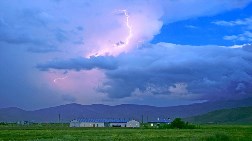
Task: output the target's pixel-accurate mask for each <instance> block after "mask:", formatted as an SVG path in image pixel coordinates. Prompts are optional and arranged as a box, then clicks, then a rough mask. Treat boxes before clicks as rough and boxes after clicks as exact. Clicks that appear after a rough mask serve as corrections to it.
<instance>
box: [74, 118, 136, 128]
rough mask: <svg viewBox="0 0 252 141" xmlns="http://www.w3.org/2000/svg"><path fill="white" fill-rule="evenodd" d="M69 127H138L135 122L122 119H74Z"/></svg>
mask: <svg viewBox="0 0 252 141" xmlns="http://www.w3.org/2000/svg"><path fill="white" fill-rule="evenodd" d="M70 127H131V128H135V127H140V123H139V122H138V121H136V120H123V119H75V120H72V121H71V122H70Z"/></svg>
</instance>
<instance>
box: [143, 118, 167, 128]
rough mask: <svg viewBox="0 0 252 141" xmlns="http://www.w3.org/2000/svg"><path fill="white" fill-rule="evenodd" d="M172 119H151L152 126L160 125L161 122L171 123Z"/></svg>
mask: <svg viewBox="0 0 252 141" xmlns="http://www.w3.org/2000/svg"><path fill="white" fill-rule="evenodd" d="M170 122H171V121H170V119H169V118H168V119H163V118H157V119H156V120H152V121H149V122H148V123H149V124H150V126H159V125H160V124H170Z"/></svg>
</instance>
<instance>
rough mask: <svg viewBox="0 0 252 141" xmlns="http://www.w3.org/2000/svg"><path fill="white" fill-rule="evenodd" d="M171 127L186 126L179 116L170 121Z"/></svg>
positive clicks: (180, 127)
mask: <svg viewBox="0 0 252 141" xmlns="http://www.w3.org/2000/svg"><path fill="white" fill-rule="evenodd" d="M171 127H172V128H179V129H182V128H185V127H186V123H185V122H184V121H182V119H181V118H175V119H174V120H173V121H172V122H171Z"/></svg>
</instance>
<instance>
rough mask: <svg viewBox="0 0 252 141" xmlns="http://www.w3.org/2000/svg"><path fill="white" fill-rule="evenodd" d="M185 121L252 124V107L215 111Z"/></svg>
mask: <svg viewBox="0 0 252 141" xmlns="http://www.w3.org/2000/svg"><path fill="white" fill-rule="evenodd" d="M185 120H186V121H189V122H193V123H214V124H216V123H217V124H218V123H221V124H252V106H250V107H238V108H231V109H222V110H216V111H213V112H209V113H207V114H203V115H199V116H194V117H189V118H186V119H185Z"/></svg>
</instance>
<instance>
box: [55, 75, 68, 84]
mask: <svg viewBox="0 0 252 141" xmlns="http://www.w3.org/2000/svg"><path fill="white" fill-rule="evenodd" d="M67 77H68V76H65V77H58V78H55V79H54V80H53V82H54V83H56V82H57V81H58V80H64V79H66V78H67Z"/></svg>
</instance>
